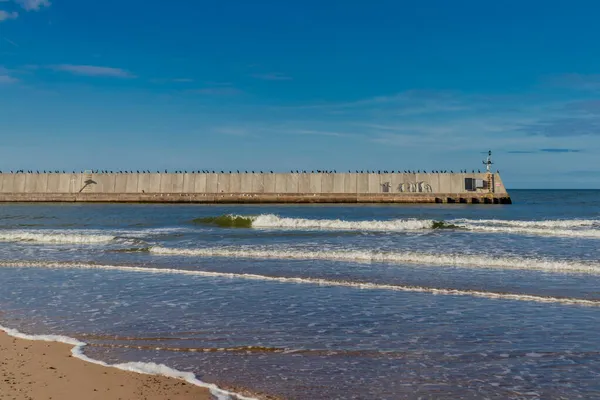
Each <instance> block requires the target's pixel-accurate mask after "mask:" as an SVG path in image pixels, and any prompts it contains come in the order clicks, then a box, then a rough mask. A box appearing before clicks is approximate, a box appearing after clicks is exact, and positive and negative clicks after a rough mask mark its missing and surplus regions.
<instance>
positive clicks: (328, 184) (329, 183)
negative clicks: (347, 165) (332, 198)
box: [321, 174, 335, 193]
mask: <svg viewBox="0 0 600 400" xmlns="http://www.w3.org/2000/svg"><path fill="white" fill-rule="evenodd" d="M321 193H335V192H334V190H333V174H321Z"/></svg>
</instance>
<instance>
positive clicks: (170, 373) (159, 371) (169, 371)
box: [0, 325, 257, 400]
mask: <svg viewBox="0 0 600 400" xmlns="http://www.w3.org/2000/svg"><path fill="white" fill-rule="evenodd" d="M0 330H2V331H4V332H6V334H8V335H9V336H12V337H14V338H17V339H23V340H32V341H42V342H58V343H64V344H68V345H70V346H73V348H72V349H71V354H72V355H73V357H76V358H78V359H80V360H83V361H86V362H89V363H92V364H97V365H102V366H104V367H109V368H116V369H119V370H122V371H129V372H136V373H138V374H144V375H161V376H165V377H167V378H174V379H179V380H183V381H185V382H188V383H190V384H192V385H195V386H200V387H203V388H207V389H208V390H209V391H210V393H211V394H212V395H213V396H215V397H216V398H217V399H219V400H233V399H236V400H237V399H239V400H257V399H254V398H252V397H246V396H242V395H239V394H236V393H232V392H228V391H226V390H223V389H221V388H219V387H218V386H217V385H214V384H211V383H206V382H202V381H201V380H199V379H198V378H196V376H195V375H194V374H193V373H191V372H183V371H179V370H176V369H173V368H171V367H167V366H166V365H164V364H156V363H147V362H128V363H121V364H108V363H105V362H104V361H100V360H96V359H94V358H90V357H88V356H86V355H85V353H84V352H83V350H84V347H85V346H86V345H87V343H85V342H81V341H79V340H77V339H74V338H71V337H68V336H62V335H28V334H25V333H22V332H20V331H18V330H16V329H12V328H8V327H5V326H2V325H0Z"/></svg>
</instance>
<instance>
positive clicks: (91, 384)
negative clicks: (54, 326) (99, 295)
mask: <svg viewBox="0 0 600 400" xmlns="http://www.w3.org/2000/svg"><path fill="white" fill-rule="evenodd" d="M71 348H72V346H70V345H67V344H63V343H50V342H42V341H29V340H22V339H15V338H13V337H11V336H9V335H7V334H6V333H4V332H3V331H2V330H0V399H2V400H4V399H6V400H8V399H11V400H50V399H55V400H80V399H87V400H95V399H98V400H101V399H105V400H113V399H114V400H118V399H122V400H129V399H132V400H133V399H144V400H159V399H160V400H165V399H169V400H189V399H195V400H210V399H212V396H211V394H210V392H209V391H208V390H207V389H205V388H201V387H198V386H194V385H192V384H189V383H187V382H184V381H181V380H177V379H171V378H166V377H162V376H152V375H142V374H138V373H135V372H127V371H121V370H118V369H115V368H108V367H103V366H101V365H96V364H92V363H88V362H85V361H82V360H79V359H78V358H75V357H73V356H71Z"/></svg>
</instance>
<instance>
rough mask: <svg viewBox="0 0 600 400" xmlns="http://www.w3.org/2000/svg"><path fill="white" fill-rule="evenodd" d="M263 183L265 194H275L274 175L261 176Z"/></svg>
mask: <svg viewBox="0 0 600 400" xmlns="http://www.w3.org/2000/svg"><path fill="white" fill-rule="evenodd" d="M263 181H264V185H265V193H276V192H275V174H269V173H267V174H263Z"/></svg>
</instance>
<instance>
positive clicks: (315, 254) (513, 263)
mask: <svg viewBox="0 0 600 400" xmlns="http://www.w3.org/2000/svg"><path fill="white" fill-rule="evenodd" d="M150 252H151V253H154V254H159V255H181V256H195V257H231V258H261V259H297V260H332V261H336V260H339V261H358V262H381V263H400V264H420V265H435V266H456V267H474V268H478V267H482V268H501V269H525V270H540V271H547V272H585V273H591V274H600V264H598V263H588V262H579V261H566V260H565V261H559V260H550V259H544V258H521V257H487V256H479V255H467V254H449V253H442V254H431V253H417V252H409V251H406V252H379V251H369V250H304V249H302V250H298V249H286V248H268V247H236V248H228V247H208V248H199V249H181V248H166V247H159V246H155V247H151V248H150Z"/></svg>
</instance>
